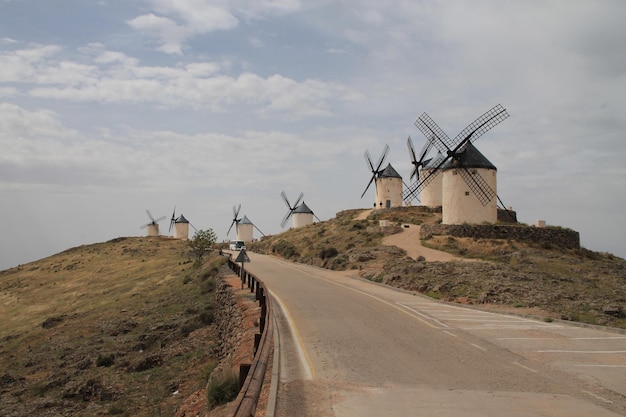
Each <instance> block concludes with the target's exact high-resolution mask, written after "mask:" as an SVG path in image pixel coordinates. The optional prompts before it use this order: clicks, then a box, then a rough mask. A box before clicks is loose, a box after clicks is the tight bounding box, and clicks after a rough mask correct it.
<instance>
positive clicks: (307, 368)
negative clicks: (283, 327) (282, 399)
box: [270, 290, 315, 381]
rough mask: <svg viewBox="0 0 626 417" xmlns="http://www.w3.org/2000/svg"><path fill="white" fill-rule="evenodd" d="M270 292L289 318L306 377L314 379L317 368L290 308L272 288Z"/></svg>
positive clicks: (286, 317)
mask: <svg viewBox="0 0 626 417" xmlns="http://www.w3.org/2000/svg"><path fill="white" fill-rule="evenodd" d="M270 294H271V296H272V298H274V300H275V301H276V302H277V304H278V307H279V308H280V309H281V311H282V312H283V316H284V317H285V319H286V320H287V324H288V325H289V329H290V330H291V334H293V336H294V343H295V345H296V351H297V352H298V357H299V359H300V363H301V364H302V368H304V373H305V379H307V380H309V381H310V380H313V379H314V378H315V370H314V369H313V365H312V364H311V359H310V358H309V354H308V353H307V351H306V349H305V348H304V344H303V343H302V338H301V337H300V333H299V332H298V329H297V328H296V326H295V324H294V322H293V318H292V317H291V314H290V313H289V310H287V307H285V305H284V304H283V302H282V301H281V299H280V298H279V297H278V296H277V295H276V294H275V293H274V292H273V291H271V290H270Z"/></svg>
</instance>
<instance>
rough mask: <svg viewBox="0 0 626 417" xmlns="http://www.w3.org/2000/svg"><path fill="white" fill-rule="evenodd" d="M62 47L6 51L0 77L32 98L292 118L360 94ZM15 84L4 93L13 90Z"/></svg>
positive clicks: (93, 47) (217, 66)
mask: <svg viewBox="0 0 626 417" xmlns="http://www.w3.org/2000/svg"><path fill="white" fill-rule="evenodd" d="M60 51H61V49H60V48H59V47H57V46H51V47H38V48H34V49H21V50H17V51H5V52H4V53H2V54H0V63H2V65H1V66H0V80H1V81H5V82H13V83H16V84H17V85H18V86H19V89H20V90H21V91H23V92H24V93H25V94H28V95H30V96H31V97H37V98H43V99H56V100H68V101H76V102H105V103H146V104H148V105H157V106H164V107H169V108H177V107H181V108H192V109H196V110H197V109H208V110H210V111H217V112H222V111H225V110H227V109H229V108H231V107H232V106H253V109H252V110H251V111H254V112H257V113H258V114H259V115H262V116H264V117H268V116H270V115H272V114H281V115H283V116H286V117H288V118H289V119H298V118H302V117H310V116H328V115H330V114H331V111H332V106H333V103H335V102H336V101H345V100H355V99H358V97H359V96H358V94H356V93H355V92H353V91H351V90H350V89H348V88H346V87H345V86H343V85H341V84H339V83H335V82H324V81H321V80H313V79H306V80H303V81H297V80H294V79H291V78H288V77H284V76H281V75H272V76H269V77H260V76H258V75H256V74H252V73H242V74H240V75H238V76H232V75H229V74H227V73H226V71H229V70H230V63H229V62H228V61H224V62H214V61H213V62H212V61H206V62H189V63H185V64H179V65H175V66H158V67H157V66H142V65H140V63H139V61H138V60H137V59H135V58H132V57H129V56H127V55H126V54H124V53H122V52H116V51H109V50H106V49H104V46H103V45H100V44H90V45H87V46H85V47H82V48H79V50H78V52H79V53H80V54H81V55H80V56H78V57H76V58H75V59H76V60H74V61H70V60H68V59H67V58H65V57H64V56H61V55H59V52H60ZM14 88H15V87H12V89H10V90H9V89H7V90H5V91H4V93H5V95H6V94H12V95H14V94H15V93H16V90H15V89H14Z"/></svg>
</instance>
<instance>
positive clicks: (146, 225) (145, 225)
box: [139, 223, 152, 229]
mask: <svg viewBox="0 0 626 417" xmlns="http://www.w3.org/2000/svg"><path fill="white" fill-rule="evenodd" d="M151 224H152V223H148V224H144V225H143V226H141V227H139V228H140V229H145V228H146V227H148V226H150V225H151Z"/></svg>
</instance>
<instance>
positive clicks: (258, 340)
mask: <svg viewBox="0 0 626 417" xmlns="http://www.w3.org/2000/svg"><path fill="white" fill-rule="evenodd" d="M260 343H261V333H256V334H255V335H254V354H255V355H256V351H257V350H259V344H260Z"/></svg>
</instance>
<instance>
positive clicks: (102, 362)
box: [96, 353, 115, 368]
mask: <svg viewBox="0 0 626 417" xmlns="http://www.w3.org/2000/svg"><path fill="white" fill-rule="evenodd" d="M114 362H115V355H114V354H112V353H111V354H109V355H101V354H98V358H97V359H96V366H103V367H105V368H108V367H109V366H111V365H113V363H114Z"/></svg>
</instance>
